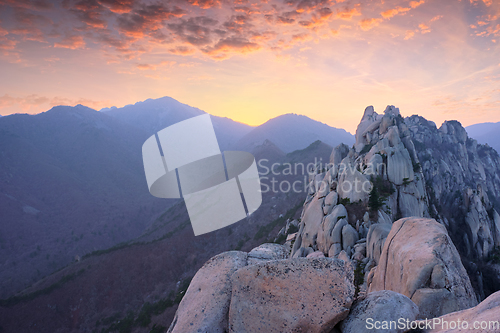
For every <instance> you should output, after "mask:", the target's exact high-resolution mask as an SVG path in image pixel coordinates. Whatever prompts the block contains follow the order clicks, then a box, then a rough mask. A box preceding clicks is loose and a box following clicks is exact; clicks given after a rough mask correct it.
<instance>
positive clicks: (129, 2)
mask: <svg viewBox="0 0 500 333" xmlns="http://www.w3.org/2000/svg"><path fill="white" fill-rule="evenodd" d="M99 3H100V4H101V5H103V6H105V7H106V8H108V9H109V10H110V11H112V12H113V13H117V14H124V13H129V12H130V11H131V10H132V7H133V5H134V0H99Z"/></svg>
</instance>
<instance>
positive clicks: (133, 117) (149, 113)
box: [101, 97, 312, 150]
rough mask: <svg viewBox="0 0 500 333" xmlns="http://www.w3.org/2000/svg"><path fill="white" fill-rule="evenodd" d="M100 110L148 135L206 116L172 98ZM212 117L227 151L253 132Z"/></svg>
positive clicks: (224, 119) (245, 127)
mask: <svg viewBox="0 0 500 333" xmlns="http://www.w3.org/2000/svg"><path fill="white" fill-rule="evenodd" d="M101 111H102V112H104V113H106V114H108V115H110V116H113V117H115V118H118V119H120V120H121V121H123V122H125V123H127V124H129V125H131V126H135V127H138V128H141V129H142V130H144V131H146V132H147V133H149V134H150V135H152V134H153V133H156V132H158V131H159V130H162V129H164V128H165V127H168V126H170V125H173V124H175V123H177V122H179V121H182V120H186V119H189V118H192V117H196V116H199V115H202V114H205V112H204V111H202V110H200V109H198V108H195V107H192V106H189V105H186V104H183V103H180V102H178V101H176V100H175V99H173V98H171V97H162V98H158V99H147V100H145V101H143V102H137V103H135V104H133V105H127V106H124V107H123V108H116V107H113V108H107V109H102V110H101ZM211 118H212V123H213V125H214V130H215V134H216V135H217V139H218V141H219V146H220V148H221V149H222V150H226V149H227V148H228V147H229V146H230V145H231V144H232V143H234V142H236V141H237V140H239V139H240V138H241V137H243V136H244V135H245V134H247V133H248V132H250V131H251V129H252V127H251V126H249V125H246V124H243V123H239V122H237V121H234V120H231V119H229V118H224V117H217V116H211ZM311 142H312V141H311Z"/></svg>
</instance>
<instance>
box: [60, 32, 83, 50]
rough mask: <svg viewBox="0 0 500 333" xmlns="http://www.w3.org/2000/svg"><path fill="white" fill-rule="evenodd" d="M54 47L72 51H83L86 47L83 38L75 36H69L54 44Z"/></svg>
mask: <svg viewBox="0 0 500 333" xmlns="http://www.w3.org/2000/svg"><path fill="white" fill-rule="evenodd" d="M54 47H56V48H63V49H71V50H76V49H83V48H84V47H85V41H84V40H83V37H82V36H79V35H73V36H68V37H66V38H64V39H63V40H62V41H60V42H56V43H54Z"/></svg>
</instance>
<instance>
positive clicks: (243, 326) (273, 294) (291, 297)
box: [229, 258, 354, 333]
mask: <svg viewBox="0 0 500 333" xmlns="http://www.w3.org/2000/svg"><path fill="white" fill-rule="evenodd" d="M352 279H353V271H352V267H350V266H349V265H346V263H345V262H343V261H341V260H336V259H330V258H307V259H306V258H297V259H291V260H280V261H270V262H267V263H262V264H258V265H253V266H247V267H245V268H242V269H240V270H238V271H237V272H236V273H235V274H234V275H233V278H232V286H233V291H232V298H231V307H230V309H229V331H230V332H235V333H245V332H269V333H271V332H311V333H316V332H318V333H319V332H324V333H329V332H330V331H331V330H332V328H333V327H334V326H335V325H336V324H337V323H338V322H340V321H341V320H342V319H344V318H345V317H346V316H347V314H348V313H349V308H350V307H351V304H352V302H353V300H354V285H353V284H352Z"/></svg>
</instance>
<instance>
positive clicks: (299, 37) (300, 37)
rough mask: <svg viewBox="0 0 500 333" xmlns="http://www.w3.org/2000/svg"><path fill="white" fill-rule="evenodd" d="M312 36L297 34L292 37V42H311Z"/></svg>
mask: <svg viewBox="0 0 500 333" xmlns="http://www.w3.org/2000/svg"><path fill="white" fill-rule="evenodd" d="M311 39H312V36H311V35H310V34H308V33H301V34H296V35H293V36H292V42H294V43H297V42H306V41H308V40H311Z"/></svg>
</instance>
